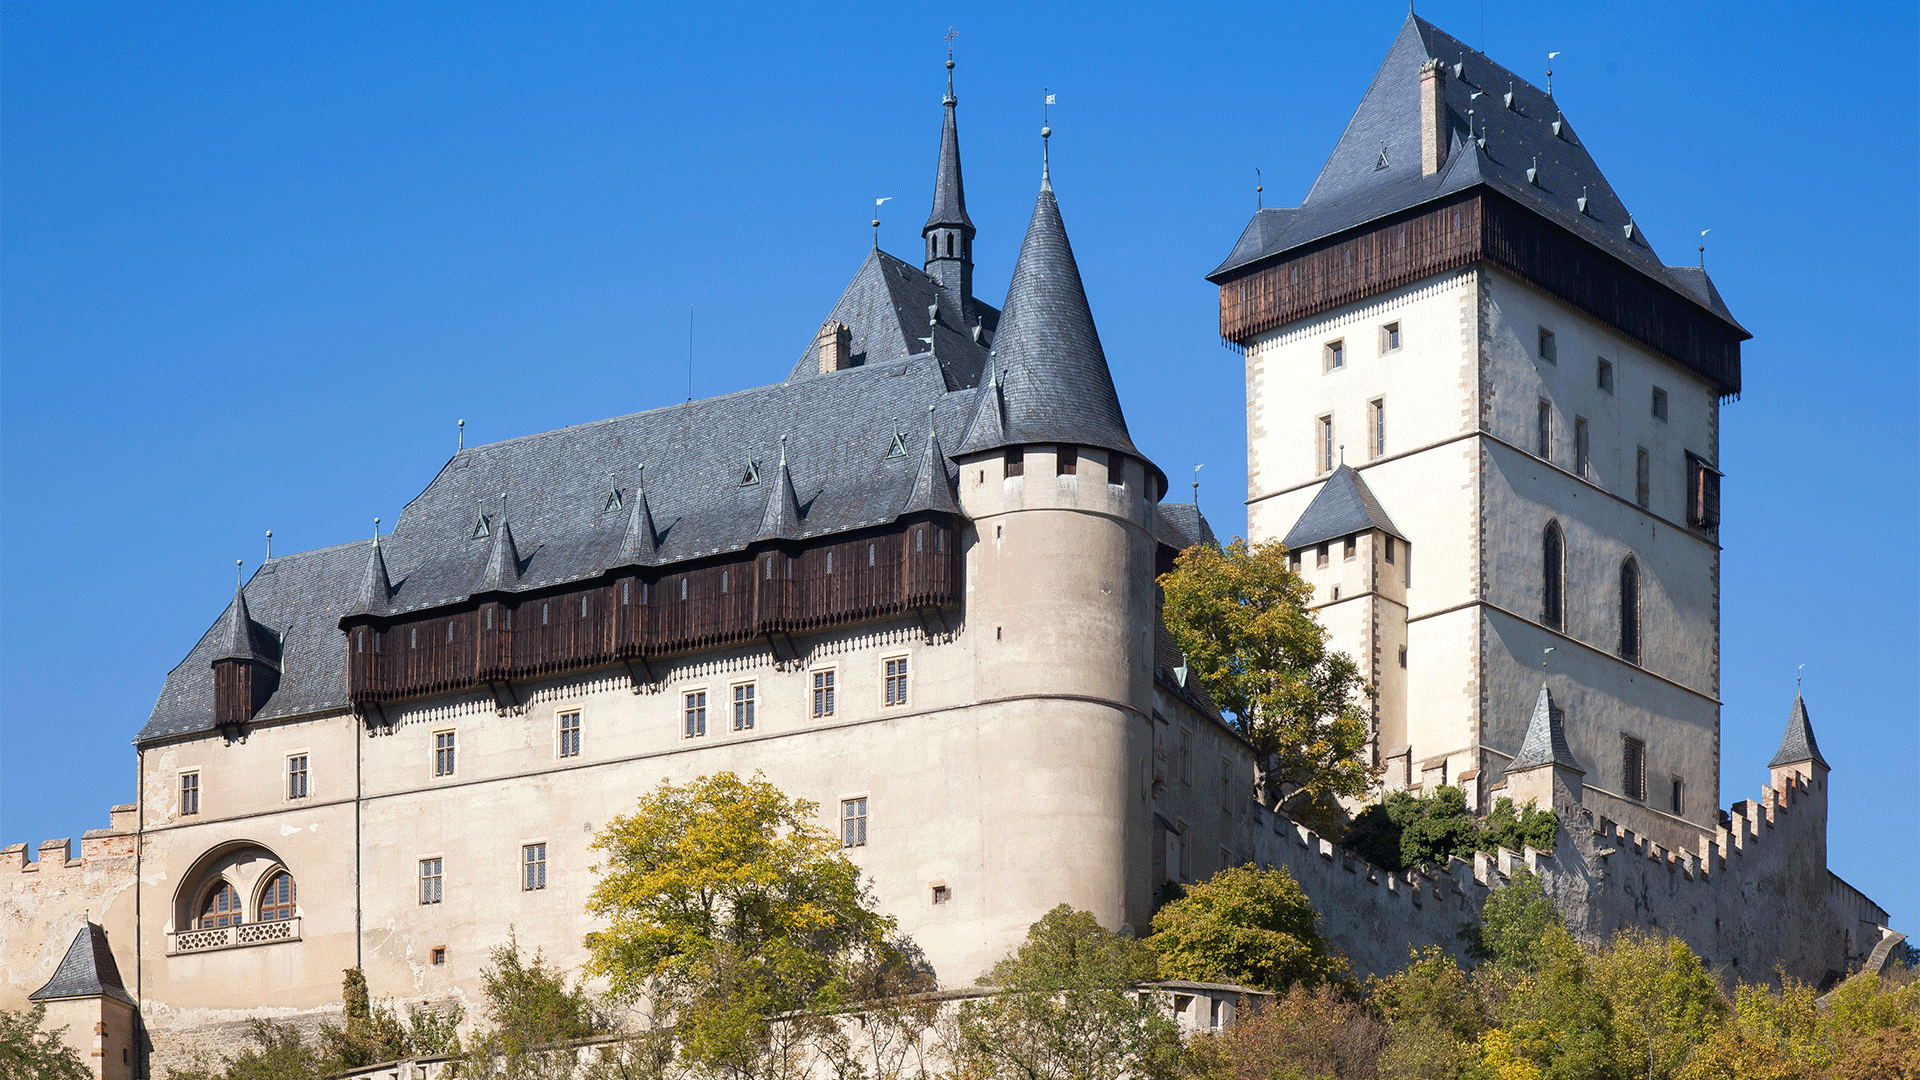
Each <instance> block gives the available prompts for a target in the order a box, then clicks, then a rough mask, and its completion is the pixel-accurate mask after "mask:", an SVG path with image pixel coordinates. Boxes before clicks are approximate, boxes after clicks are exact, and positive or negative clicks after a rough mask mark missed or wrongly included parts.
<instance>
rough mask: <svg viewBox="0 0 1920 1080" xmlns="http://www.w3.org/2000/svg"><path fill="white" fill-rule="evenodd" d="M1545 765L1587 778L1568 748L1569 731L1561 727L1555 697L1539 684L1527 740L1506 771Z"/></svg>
mask: <svg viewBox="0 0 1920 1080" xmlns="http://www.w3.org/2000/svg"><path fill="white" fill-rule="evenodd" d="M1543 765H1557V766H1559V767H1561V768H1563V769H1572V770H1573V771H1574V772H1577V773H1580V774H1581V775H1585V774H1586V770H1585V769H1582V768H1581V767H1580V763H1579V762H1577V761H1575V760H1574V758H1573V749H1572V748H1571V747H1569V746H1568V745H1567V730H1566V728H1565V727H1564V726H1563V725H1562V724H1561V723H1560V710H1559V709H1557V708H1555V707H1554V704H1553V693H1552V692H1551V691H1549V690H1548V689H1547V684H1546V683H1541V684H1540V697H1539V699H1538V700H1537V701H1535V703H1534V706H1533V719H1531V720H1529V721H1528V722H1527V737H1526V738H1525V739H1523V740H1522V741H1521V743H1520V753H1519V754H1517V755H1515V756H1514V759H1513V763H1512V764H1510V765H1508V766H1507V771H1508V772H1510V773H1515V772H1524V771H1526V770H1528V769H1537V768H1540V767H1541V766H1543Z"/></svg>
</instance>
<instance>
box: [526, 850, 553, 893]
mask: <svg viewBox="0 0 1920 1080" xmlns="http://www.w3.org/2000/svg"><path fill="white" fill-rule="evenodd" d="M520 866H521V875H520V888H521V891H523V892H537V891H539V890H541V889H544V888H546V887H547V845H545V844H527V845H525V846H523V847H521V849H520Z"/></svg>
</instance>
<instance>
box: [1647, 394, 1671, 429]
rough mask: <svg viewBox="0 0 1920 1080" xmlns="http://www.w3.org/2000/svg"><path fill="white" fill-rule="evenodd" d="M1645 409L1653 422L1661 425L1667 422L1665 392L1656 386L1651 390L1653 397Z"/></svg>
mask: <svg viewBox="0 0 1920 1080" xmlns="http://www.w3.org/2000/svg"><path fill="white" fill-rule="evenodd" d="M1647 408H1648V410H1649V411H1650V412H1651V413H1652V415H1653V418H1654V419H1655V420H1658V421H1660V422H1661V423H1663V424H1664V423H1666V422H1667V412H1668V408H1669V406H1668V404H1667V391H1666V389H1665V388H1664V387H1659V386H1656V387H1654V388H1653V395H1652V397H1651V398H1650V399H1649V400H1648V402H1647Z"/></svg>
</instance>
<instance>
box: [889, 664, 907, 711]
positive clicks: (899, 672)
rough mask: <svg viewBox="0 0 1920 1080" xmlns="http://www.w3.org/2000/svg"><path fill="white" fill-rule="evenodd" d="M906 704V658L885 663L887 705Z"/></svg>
mask: <svg viewBox="0 0 1920 1080" xmlns="http://www.w3.org/2000/svg"><path fill="white" fill-rule="evenodd" d="M906 703H907V658H906V657H904V656H902V657H900V658H899V659H897V660H889V661H887V704H888V705H905V704H906Z"/></svg>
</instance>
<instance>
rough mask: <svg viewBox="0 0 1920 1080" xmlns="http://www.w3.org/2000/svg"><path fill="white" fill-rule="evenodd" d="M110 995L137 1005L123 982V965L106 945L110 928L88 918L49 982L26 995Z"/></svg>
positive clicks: (50, 997)
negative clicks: (121, 965) (117, 961)
mask: <svg viewBox="0 0 1920 1080" xmlns="http://www.w3.org/2000/svg"><path fill="white" fill-rule="evenodd" d="M81 997H110V998H114V999H117V1000H119V1001H124V1002H126V1003H127V1004H129V1005H134V1006H138V1004H139V1002H136V1001H134V1000H133V995H132V994H129V993H127V988H126V986H125V985H124V984H122V983H121V982H120V966H119V965H118V964H115V963H114V962H113V950H112V949H110V948H108V947H107V932H106V931H105V930H103V929H101V928H100V926H99V925H98V924H96V923H92V922H89V923H87V925H85V926H83V927H81V928H80V932H79V933H77V934H75V935H73V944H71V945H69V946H67V955H66V956H64V957H61V959H60V966H59V967H57V968H54V969H53V978H51V979H48V980H47V985H45V986H42V987H41V988H40V989H38V990H35V991H34V992H33V993H31V994H28V995H27V1000H28V1001H54V1000H57V999H60V998H81Z"/></svg>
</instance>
